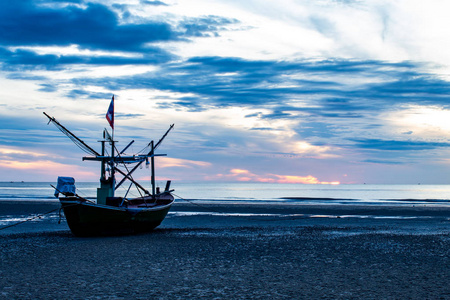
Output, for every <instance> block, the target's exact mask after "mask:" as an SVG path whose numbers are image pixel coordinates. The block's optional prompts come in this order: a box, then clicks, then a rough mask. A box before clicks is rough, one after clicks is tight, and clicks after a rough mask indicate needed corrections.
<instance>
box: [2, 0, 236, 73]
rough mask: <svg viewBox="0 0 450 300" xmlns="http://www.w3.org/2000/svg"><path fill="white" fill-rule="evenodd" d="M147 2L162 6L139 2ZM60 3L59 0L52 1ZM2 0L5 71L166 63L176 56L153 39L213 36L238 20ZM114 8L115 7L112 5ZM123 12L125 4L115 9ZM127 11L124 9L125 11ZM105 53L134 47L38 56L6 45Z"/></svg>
mask: <svg viewBox="0 0 450 300" xmlns="http://www.w3.org/2000/svg"><path fill="white" fill-rule="evenodd" d="M143 2H144V3H145V4H147V5H165V4H164V3H163V2H160V1H143ZM55 3H56V4H59V5H55ZM77 3H79V2H78V1H58V2H54V1H53V2H52V1H32V0H24V1H13V0H5V1H1V2H0V45H1V46H2V47H3V48H0V60H1V61H2V62H3V64H2V67H3V69H5V70H9V71H11V70H14V69H32V68H43V69H57V68H64V67H65V66H66V65H71V64H95V65H122V64H128V65H130V64H152V63H153V64H154V63H162V62H168V61H169V60H171V59H173V58H174V56H173V55H172V54H170V53H169V52H167V51H166V50H163V49H162V48H161V47H159V46H155V45H152V44H154V43H156V42H158V43H161V42H169V41H182V40H183V41H188V39H189V38H191V37H198V36H215V35H218V31H220V30H226V28H225V26H226V25H229V24H233V23H236V22H237V20H234V19H227V18H222V17H217V16H205V17H201V18H190V19H185V20H183V21H181V22H180V23H179V24H174V25H172V23H173V22H171V23H169V21H168V22H163V21H155V20H152V19H142V18H140V19H138V20H134V19H133V18H132V17H128V18H125V19H126V20H127V21H129V22H128V23H127V22H123V20H120V19H119V16H118V14H117V13H116V12H115V11H114V10H113V9H112V8H110V7H107V6H105V5H101V4H98V3H90V2H85V1H83V2H82V3H83V5H76V4H77ZM116 9H118V8H116ZM119 10H122V11H126V10H127V9H126V6H125V7H122V8H119ZM124 15H125V13H124ZM71 45H76V46H77V47H78V48H79V49H90V50H101V51H107V52H114V51H122V52H133V53H134V54H136V57H129V56H123V57H120V56H111V55H101V56H100V55H92V56H86V55H67V54H64V53H58V54H52V55H40V54H38V53H36V52H34V51H32V50H21V49H18V50H12V49H11V48H10V47H26V46H61V47H64V46H71Z"/></svg>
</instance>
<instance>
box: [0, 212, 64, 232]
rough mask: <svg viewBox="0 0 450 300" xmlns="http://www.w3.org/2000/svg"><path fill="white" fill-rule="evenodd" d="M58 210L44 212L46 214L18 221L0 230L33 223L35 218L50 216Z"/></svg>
mask: <svg viewBox="0 0 450 300" xmlns="http://www.w3.org/2000/svg"><path fill="white" fill-rule="evenodd" d="M59 209H60V208H55V209H53V210H51V211H49V212H46V213H43V214H40V215H37V216H34V217H31V218H28V219H26V220H25V221H20V222H17V223H14V224H11V225H7V226H4V227H1V228H0V230H3V229H6V228H11V227H14V226H17V225H20V224H23V223H26V222H29V221H33V220H34V219H37V218H42V217H43V216H45V215H48V214H51V213H52V212H55V211H57V210H59Z"/></svg>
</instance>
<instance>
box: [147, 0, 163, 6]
mask: <svg viewBox="0 0 450 300" xmlns="http://www.w3.org/2000/svg"><path fill="white" fill-rule="evenodd" d="M141 4H146V5H153V6H169V5H168V4H166V3H164V2H162V1H158V0H155V1H150V0H141Z"/></svg>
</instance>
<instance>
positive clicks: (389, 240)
mask: <svg viewBox="0 0 450 300" xmlns="http://www.w3.org/2000/svg"><path fill="white" fill-rule="evenodd" d="M0 205H1V207H2V210H1V215H2V216H7V215H8V216H11V215H13V214H14V213H15V214H19V213H22V212H23V211H25V212H26V213H27V214H29V215H34V214H39V213H46V212H49V211H52V210H53V209H57V208H58V207H59V204H58V203H57V202H45V201H42V202H33V204H30V203H27V202H26V201H24V202H22V203H21V204H18V203H16V202H12V203H11V202H8V201H3V202H1V203H0ZM51 214H52V215H54V216H52V217H43V218H42V219H41V220H39V221H36V220H33V221H29V222H25V223H23V224H20V225H17V226H14V227H11V228H8V229H5V230H0V258H1V260H0V261H1V262H0V297H1V298H4V299H14V298H16V299H17V298H20V299H43V298H46V299H48V298H64V299H149V298H150V299H186V298H190V299H194V298H199V297H203V298H206V299H249V298H254V299H292V298H296V299H300V298H308V299H317V298H338V299H352V298H367V299H379V298H411V299H424V298H427V299H450V286H449V285H448V278H450V268H449V267H450V208H448V207H446V206H436V205H434V206H433V205H420V206H418V205H414V206H413V205H403V206H398V205H392V206H388V205H377V206H370V205H301V204H286V203H285V204H233V205H230V204H227V203H215V204H211V203H202V202H196V203H176V204H175V205H174V207H173V208H172V210H171V214H169V215H168V216H167V218H166V220H164V222H163V223H162V224H161V226H160V227H158V228H157V229H155V230H154V231H153V232H151V233H148V234H139V235H128V236H108V237H92V238H77V237H74V236H73V235H72V234H71V232H70V231H69V229H68V227H67V224H65V222H64V219H62V222H61V224H58V220H59V216H58V214H57V211H55V212H53V213H51Z"/></svg>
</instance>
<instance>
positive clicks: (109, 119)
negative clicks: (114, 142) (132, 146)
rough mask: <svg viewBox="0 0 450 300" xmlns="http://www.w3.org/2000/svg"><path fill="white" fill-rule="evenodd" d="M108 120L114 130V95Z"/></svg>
mask: <svg viewBox="0 0 450 300" xmlns="http://www.w3.org/2000/svg"><path fill="white" fill-rule="evenodd" d="M106 120H108V123H109V125H111V128H112V129H114V95H113V96H112V99H111V103H110V104H109V108H108V111H107V112H106Z"/></svg>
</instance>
